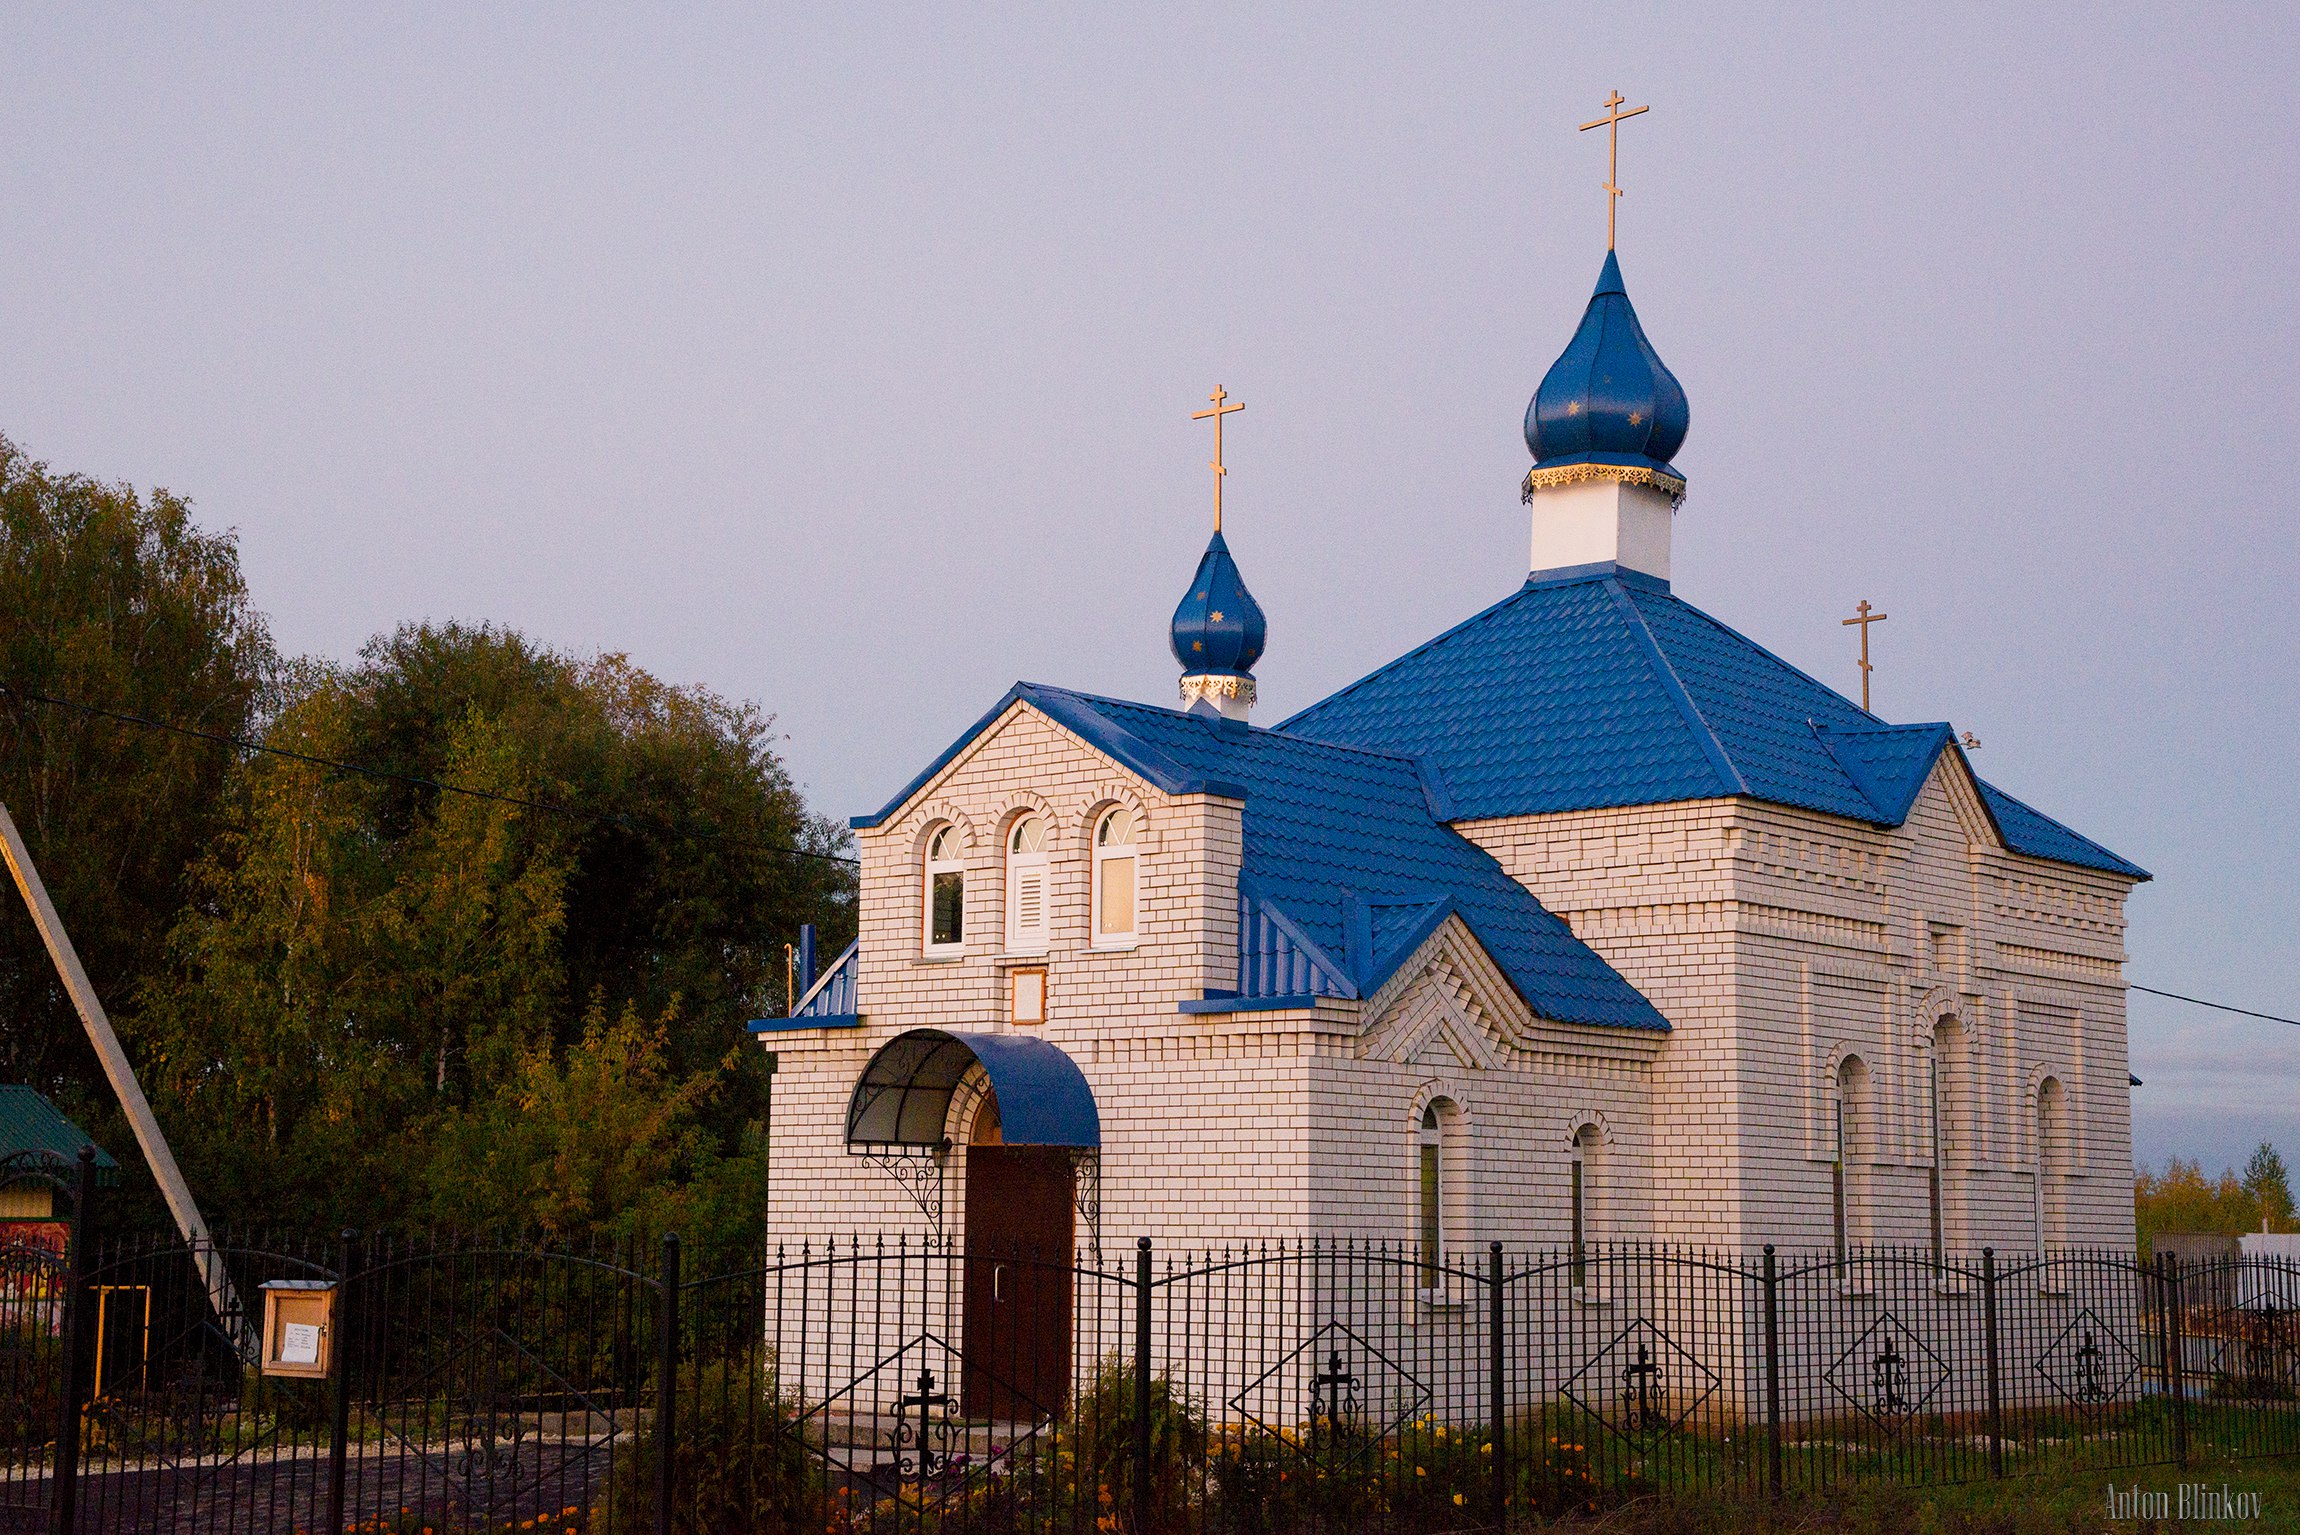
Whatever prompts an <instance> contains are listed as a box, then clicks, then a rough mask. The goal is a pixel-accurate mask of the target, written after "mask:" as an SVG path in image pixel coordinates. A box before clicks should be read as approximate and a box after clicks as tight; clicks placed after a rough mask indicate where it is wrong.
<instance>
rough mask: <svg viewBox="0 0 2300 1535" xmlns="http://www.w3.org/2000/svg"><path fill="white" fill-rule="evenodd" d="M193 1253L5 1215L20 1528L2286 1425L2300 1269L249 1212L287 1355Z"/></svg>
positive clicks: (895, 1527)
mask: <svg viewBox="0 0 2300 1535" xmlns="http://www.w3.org/2000/svg"><path fill="white" fill-rule="evenodd" d="M194 1256H195V1255H193V1254H191V1253H189V1252H188V1251H187V1250H186V1249H185V1247H184V1246H183V1244H182V1243H181V1242H180V1241H177V1240H175V1239H174V1238H151V1239H136V1240H128V1239H121V1240H115V1241H98V1242H88V1243H85V1244H83V1246H82V1248H81V1250H80V1251H78V1252H77V1253H74V1254H72V1255H70V1256H69V1257H68V1258H67V1257H66V1256H63V1255H59V1254H57V1253H55V1252H52V1251H41V1252H34V1251H32V1250H31V1249H29V1248H18V1249H13V1250H7V1251H0V1393H4V1395H5V1401H6V1403H7V1406H6V1408H5V1409H4V1410H0V1522H4V1523H5V1525H6V1527H7V1528H10V1529H15V1528H21V1529H24V1530H26V1531H30V1530H32V1529H48V1530H50V1531H51V1532H56V1531H57V1526H56V1525H55V1523H54V1521H55V1519H56V1518H57V1517H58V1513H59V1509H61V1510H62V1511H63V1512H67V1513H70V1514H71V1515H72V1518H73V1523H72V1525H71V1526H70V1528H71V1530H72V1531H73V1532H87V1535H111V1532H127V1531H146V1530H149V1531H155V1532H157V1531H168V1532H181V1535H206V1532H210V1531H213V1532H227V1531H228V1532H235V1535H236V1532H243V1531H244V1532H249V1535H255V1532H259V1531H260V1532H266V1535H270V1532H278V1535H318V1532H321V1531H330V1530H332V1531H356V1532H358V1535H421V1532H423V1531H426V1530H428V1531H430V1532H431V1535H449V1532H457V1535H479V1532H487V1535H568V1532H570V1531H572V1532H574V1535H618V1532H623V1531H629V1532H631V1535H656V1532H660V1535H674V1532H677V1535H703V1532H706V1531H708V1532H711V1535H723V1532H728V1531H762V1532H765V1531H784V1530H791V1531H796V1530H800V1529H804V1530H806V1531H808V1532H809V1535H860V1532H865V1531H867V1532H872V1535H877V1532H886V1535H902V1532H908V1531H914V1530H915V1531H918V1532H919V1535H945V1532H952V1535H955V1532H959V1531H971V1530H984V1531H990V1530H996V1531H1019V1530H1030V1531H1047V1532H1053V1531H1078V1532H1082V1535H1083V1532H1095V1535H1103V1532H1110V1535H1116V1532H1119V1531H1142V1532H1145V1535H1148V1532H1152V1531H1186V1532H1193V1535H1194V1532H1207V1535H1227V1532H1233V1531H1234V1532H1265V1531H1267V1532H1276V1531H1291V1530H1322V1531H1323V1530H1330V1531H1343V1530H1407V1529H1411V1530H1416V1531H1429V1530H1446V1529H1481V1528H1482V1529H1496V1528H1501V1527H1505V1526H1508V1525H1510V1524H1513V1523H1530V1522H1531V1521H1532V1520H1534V1519H1535V1517H1536V1516H1543V1517H1546V1516H1552V1515H1556V1514H1560V1513H1564V1512H1567V1511H1570V1510H1573V1509H1576V1508H1590V1507H1596V1508H1600V1509H1601V1508H1603V1507H1605V1506H1607V1505H1609V1504H1612V1503H1616V1502H1619V1501H1621V1500H1624V1499H1627V1498H1631V1497H1636V1496H1643V1495H1647V1494H1669V1493H1693V1494H1705V1495H1706V1494H1715V1493H1730V1494H1735V1495H1741V1496H1747V1497H1762V1496H1765V1495H1767V1494H1770V1493H1779V1492H1790V1491H1796V1490H1801V1489H1812V1488H1827V1487H1834V1486H1838V1485H1843V1484H1849V1483H1855V1482H1861V1481H1874V1480H1889V1481H1894V1482H1900V1483H1943V1482H1953V1481H1963V1480H1977V1479H1983V1478H1987V1477H1992V1476H2019V1475H2023V1474H2027V1473H2030V1472H2036V1471H2042V1470H2046V1469H2051V1468H2084V1469H2106V1468H2111V1467H2129V1466H2137V1465H2144V1464H2152V1463H2164V1464H2175V1463H2181V1462H2185V1461H2192V1460H2194V1459H2196V1458H2198V1457H2200V1456H2203V1455H2207V1454H2209V1455H2212V1456H2215V1457H2223V1458H2225V1457H2233V1456H2244V1455H2282V1454H2292V1453H2296V1452H2300V1327H2296V1326H2295V1312H2296V1311H2300V1269H2296V1268H2295V1266H2294V1265H2292V1264H2291V1263H2289V1262H2281V1261H2271V1260H2265V1259H2248V1260H2241V1261H2238V1260H2230V1261H2227V1262H2221V1263H2214V1264H2210V1265H2190V1266H2187V1267H2185V1268H2182V1267H2177V1266H2175V1265H2173V1264H2172V1263H2170V1262H2169V1261H2167V1262H2165V1263H2162V1264H2150V1263H2141V1262H2137V1261H2135V1260H2134V1259H2133V1258H2132V1257H2131V1256H2129V1255H2123V1254H2115V1253H2100V1252H2053V1253H2049V1254H2046V1255H2044V1256H2042V1257H2038V1256H2035V1255H2025V1254H2023V1255H2010V1254H1996V1253H1981V1254H1978V1255H1974V1256H1972V1257H1970V1258H1965V1257H1956V1258H1952V1259H1949V1260H1947V1261H1936V1260H1935V1259H1933V1258H1932V1257H1931V1255H1930V1254H1929V1253H1924V1252H1903V1251H1896V1250H1882V1249H1876V1250H1862V1251H1856V1252H1854V1253H1852V1254H1850V1255H1849V1256H1848V1258H1847V1259H1845V1260H1843V1261H1840V1260H1838V1259H1837V1258H1835V1257H1834V1256H1833V1255H1830V1254H1809V1253H1796V1254H1790V1253H1774V1252H1771V1251H1766V1252H1762V1253H1758V1254H1754V1255H1741V1254H1731V1253H1719V1252H1709V1251H1699V1250H1694V1249H1687V1248H1675V1247H1667V1246H1658V1245H1611V1246H1603V1245H1594V1246H1590V1247H1588V1248H1585V1249H1584V1250H1582V1251H1581V1252H1580V1253H1578V1254H1575V1253H1568V1252H1562V1251H1560V1252H1546V1251H1527V1250H1520V1249H1515V1248H1508V1249H1505V1248H1502V1247H1500V1246H1491V1247H1488V1248H1486V1249H1484V1250H1482V1251H1474V1252H1471V1253H1468V1254H1465V1255H1455V1256H1453V1257H1450V1258H1449V1259H1448V1261H1446V1262H1444V1263H1442V1264H1439V1265H1437V1266H1436V1267H1435V1268H1434V1269H1433V1268H1432V1266H1431V1265H1430V1264H1429V1262H1428V1261H1427V1259H1426V1258H1425V1256H1424V1255H1423V1254H1422V1253H1420V1252H1419V1251H1418V1250H1417V1249H1415V1248H1412V1247H1410V1246H1404V1245H1397V1246H1392V1245H1386V1244H1380V1243H1361V1242H1310V1243H1290V1242H1289V1243H1271V1244H1267V1245H1249V1246H1241V1247H1236V1248H1232V1249H1227V1250H1220V1251H1191V1252H1183V1251H1173V1252H1165V1251H1159V1250H1156V1249H1154V1248H1152V1247H1151V1245H1150V1244H1149V1243H1147V1242H1143V1243H1140V1244H1138V1245H1137V1246H1136V1247H1135V1248H1134V1249H1133V1250H1132V1251H1130V1252H1125V1253H1122V1254H1112V1255H1111V1256H1112V1258H1113V1259H1114V1260H1115V1261H1107V1262H1106V1261H1103V1260H1102V1259H1100V1258H1098V1257H1097V1256H1095V1255H1094V1254H1093V1253H1092V1252H1090V1251H1089V1252H1084V1253H1033V1252H1026V1251H975V1252H966V1251H962V1250H959V1249H958V1248H956V1247H953V1246H950V1245H947V1244H938V1243H931V1242H929V1243H922V1242H920V1241H919V1240H917V1239H916V1238H908V1239H905V1238H889V1239H884V1240H879V1239H841V1240H837V1241H830V1242H825V1243H820V1244H809V1245H803V1246H799V1247H795V1248H779V1249H776V1250H773V1251H770V1252H749V1253H742V1254H736V1255H732V1256H728V1255H702V1256H697V1255H693V1254H682V1253H681V1252H680V1251H679V1249H678V1246H677V1243H676V1241H675V1240H673V1241H668V1242H663V1243H655V1242H650V1243H648V1244H645V1245H644V1247H643V1248H637V1249H632V1248H626V1249H611V1248H594V1249H583V1250H548V1251H547V1250H542V1249H538V1248H534V1247H530V1246H525V1245H520V1244H505V1243H468V1242H447V1241H432V1240H420V1239H419V1240H374V1241H368V1242H360V1241H357V1240H355V1239H352V1238H350V1237H348V1236H346V1237H339V1238H332V1239H327V1240H324V1241H304V1240H296V1239H289V1238H285V1237H279V1236H260V1237H259V1236H249V1237H241V1238H233V1239H231V1240H230V1241H228V1242H227V1243H225V1244H223V1245H221V1246H219V1247H218V1248H217V1249H215V1251H214V1253H213V1254H212V1256H213V1257H215V1258H217V1259H220V1260H221V1261H222V1262H223V1263H224V1264H225V1265H226V1267H227V1268H228V1269H229V1271H230V1273H231V1276H232V1278H233V1281H234V1285H235V1288H236V1291H237V1293H239V1294H241V1295H245V1296H251V1297H255V1296H261V1295H263V1294H264V1293H265V1289H264V1287H265V1285H266V1283H267V1282H272V1281H283V1280H295V1281H300V1282H304V1283H306V1284H308V1283H310V1282H312V1281H315V1280H316V1281H321V1282H331V1283H333V1284H334V1286H335V1291H334V1295H335V1310H334V1312H333V1313H332V1317H331V1321H330V1324H329V1325H330V1327H331V1328H332V1334H331V1352H330V1354H329V1356H328V1365H327V1369H326V1371H325V1373H324V1374H322V1375H319V1376H314V1377H296V1376H280V1375H267V1374H265V1373H263V1371H262V1370H261V1369H258V1368H253V1367H251V1366H249V1365H248V1364H247V1363H246V1362H245V1361H244V1360H243V1359H242V1357H241V1355H240V1354H239V1353H238V1352H237V1351H236V1350H235V1349H234V1348H233V1346H232V1345H231V1343H230V1341H229V1339H228V1337H227V1335H226V1333H225V1331H224V1329H223V1328H222V1327H221V1326H220V1325H219V1324H218V1322H217V1320H216V1319H215V1318H214V1317H213V1316H212V1315H211V1314H210V1309H209V1303H208V1300H207V1294H208V1291H207V1289H206V1287H205V1285H204V1283H203V1279H202V1273H203V1270H202V1268H201V1266H200V1265H198V1264H196V1263H194V1262H193V1261H192V1260H193V1258H194ZM199 1256H210V1255H199ZM75 1274H77V1275H78V1278H77V1279H76V1280H75V1279H74V1278H73V1276H74V1275H75ZM667 1387H668V1389H666V1388H667ZM66 1419H69V1420H70V1428H69V1431H68V1432H69V1436H70V1437H69V1443H70V1444H71V1445H73V1446H74V1447H75V1448H76V1452H77V1453H76V1455H60V1454H59V1453H58V1447H59V1445H61V1444H64V1443H66V1442H67V1440H66V1438H65V1434H66V1432H67V1431H66V1430H65V1429H64V1428H62V1427H60V1426H59V1425H61V1424H62V1423H64V1421H65V1420H66ZM75 1462H76V1464H75ZM59 1472H62V1473H64V1474H63V1476H62V1477H61V1478H60V1477H59ZM75 1502H76V1508H75V1507H74V1506H73V1505H74V1504H75Z"/></svg>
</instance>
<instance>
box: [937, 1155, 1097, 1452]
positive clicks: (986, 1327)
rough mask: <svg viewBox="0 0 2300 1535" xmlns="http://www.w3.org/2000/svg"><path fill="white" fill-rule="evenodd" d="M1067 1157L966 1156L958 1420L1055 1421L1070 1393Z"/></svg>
mask: <svg viewBox="0 0 2300 1535" xmlns="http://www.w3.org/2000/svg"><path fill="white" fill-rule="evenodd" d="M1072 1176H1073V1175H1072V1173H1071V1167H1070V1154H1069V1153H1068V1152H1066V1151H1063V1150H1060V1149H1059V1148H1055V1147H1048V1146H969V1147H967V1148H966V1333H965V1339H964V1350H965V1372H964V1374H965V1378H964V1381H963V1383H962V1385H961V1387H960V1393H959V1395H960V1407H961V1410H962V1411H964V1412H965V1413H967V1414H968V1415H969V1416H973V1417H991V1418H998V1419H1002V1420H1006V1421H1010V1422H1023V1421H1028V1420H1030V1419H1033V1418H1043V1417H1046V1416H1049V1415H1050V1414H1053V1413H1055V1412H1059V1411H1060V1410H1061V1408H1062V1404H1063V1400H1064V1397H1065V1395H1066V1394H1067V1392H1068V1390H1069V1386H1070V1305H1071V1281H1072V1273H1071V1261H1072V1260H1071V1239H1072V1234H1073V1226H1072V1220H1073V1216H1072V1207H1071V1179H1072Z"/></svg>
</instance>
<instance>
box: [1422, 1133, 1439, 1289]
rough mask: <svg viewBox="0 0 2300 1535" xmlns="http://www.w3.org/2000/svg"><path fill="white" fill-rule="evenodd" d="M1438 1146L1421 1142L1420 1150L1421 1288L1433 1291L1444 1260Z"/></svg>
mask: <svg viewBox="0 0 2300 1535" xmlns="http://www.w3.org/2000/svg"><path fill="white" fill-rule="evenodd" d="M1438 1149H1439V1148H1437V1147H1436V1146H1433V1145H1430V1144H1428V1143H1426V1142H1425V1143H1424V1144H1423V1146H1422V1148H1421V1153H1422V1163H1421V1172H1422V1287H1423V1288H1424V1289H1430V1290H1434V1289H1436V1288H1437V1287H1438V1283H1439V1280H1440V1278H1441V1276H1440V1274H1439V1272H1438V1270H1439V1268H1440V1266H1441V1265H1443V1264H1444V1262H1445V1252H1444V1249H1443V1238H1444V1235H1445V1233H1444V1231H1443V1230H1442V1229H1441V1227H1440V1222H1439V1219H1438V1193H1439V1187H1438V1183H1439V1180H1438Z"/></svg>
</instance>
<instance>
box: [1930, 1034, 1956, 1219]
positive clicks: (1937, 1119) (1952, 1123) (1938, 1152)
mask: <svg viewBox="0 0 2300 1535" xmlns="http://www.w3.org/2000/svg"><path fill="white" fill-rule="evenodd" d="M1963 1039H1964V1035H1963V1031H1962V1030H1961V1029H1960V1028H1959V1027H1958V1025H1957V1021H1956V1020H1955V1019H1954V1018H1943V1019H1941V1020H1940V1021H1939V1022H1938V1023H1936V1024H1934V1025H1933V1058H1932V1063H1931V1065H1932V1075H1931V1080H1930V1086H1931V1089H1932V1091H1931V1098H1932V1104H1931V1107H1932V1115H1931V1118H1932V1143H1931V1152H1932V1155H1931V1157H1930V1159H1929V1160H1930V1164H1931V1165H1930V1168H1929V1170H1928V1171H1927V1173H1926V1185H1927V1192H1928V1193H1929V1195H1930V1197H1931V1204H1932V1241H1933V1249H1932V1250H1933V1262H1935V1263H1941V1262H1944V1261H1946V1259H1947V1256H1948V1215H1947V1212H1946V1209H1945V1206H1944V1201H1945V1199H1946V1194H1945V1192H1944V1185H1945V1183H1946V1180H1947V1178H1948V1148H1949V1138H1950V1136H1951V1134H1952V1133H1953V1132H1954V1130H1955V1128H1956V1120H1955V1113H1954V1106H1953V1105H1952V1104H1951V1102H1950V1097H1951V1095H1952V1094H1953V1093H1954V1092H1955V1090H1956V1080H1957V1068H1958V1065H1959V1063H1960V1060H1961V1056H1962V1050H1961V1048H1960V1047H1961V1045H1962V1043H1963Z"/></svg>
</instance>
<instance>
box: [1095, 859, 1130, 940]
mask: <svg viewBox="0 0 2300 1535" xmlns="http://www.w3.org/2000/svg"><path fill="white" fill-rule="evenodd" d="M1100 868H1101V871H1102V890H1101V899H1100V900H1099V902H1098V903H1097V904H1098V906H1099V908H1100V910H1099V913H1098V916H1099V921H1098V922H1097V924H1096V932H1097V934H1098V935H1099V936H1101V937H1105V938H1113V937H1130V936H1132V934H1133V932H1134V860H1133V859H1132V858H1105V859H1103V860H1102V861H1101V865H1100Z"/></svg>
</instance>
